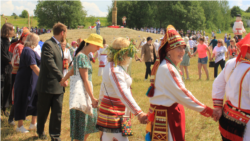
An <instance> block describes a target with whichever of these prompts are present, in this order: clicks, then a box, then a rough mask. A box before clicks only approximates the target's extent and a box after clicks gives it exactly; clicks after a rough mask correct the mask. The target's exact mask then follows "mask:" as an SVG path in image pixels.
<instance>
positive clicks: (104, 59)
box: [97, 44, 108, 76]
mask: <svg viewBox="0 0 250 141" xmlns="http://www.w3.org/2000/svg"><path fill="white" fill-rule="evenodd" d="M107 46H108V45H107V44H106V45H104V48H100V49H99V50H98V51H97V54H98V60H99V70H98V76H102V74H103V69H104V68H105V65H106V64H107V63H108V56H107V51H106V48H107Z"/></svg>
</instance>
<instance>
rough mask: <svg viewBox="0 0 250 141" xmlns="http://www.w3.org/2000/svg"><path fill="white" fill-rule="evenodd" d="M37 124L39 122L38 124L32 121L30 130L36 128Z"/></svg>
mask: <svg viewBox="0 0 250 141" xmlns="http://www.w3.org/2000/svg"><path fill="white" fill-rule="evenodd" d="M36 126H37V123H36V124H32V123H30V127H29V130H36Z"/></svg>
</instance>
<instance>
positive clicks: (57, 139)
mask: <svg viewBox="0 0 250 141" xmlns="http://www.w3.org/2000/svg"><path fill="white" fill-rule="evenodd" d="M51 141H61V138H60V137H51Z"/></svg>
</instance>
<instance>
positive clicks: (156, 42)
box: [154, 39, 159, 52]
mask: <svg viewBox="0 0 250 141" xmlns="http://www.w3.org/2000/svg"><path fill="white" fill-rule="evenodd" d="M154 45H155V51H156V52H157V51H158V47H159V42H158V39H156V40H155V42H154Z"/></svg>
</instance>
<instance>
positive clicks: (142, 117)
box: [138, 113, 148, 124]
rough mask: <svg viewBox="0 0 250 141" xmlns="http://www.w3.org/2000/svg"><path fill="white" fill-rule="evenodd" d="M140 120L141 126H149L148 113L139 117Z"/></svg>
mask: <svg viewBox="0 0 250 141" xmlns="http://www.w3.org/2000/svg"><path fill="white" fill-rule="evenodd" d="M138 120H139V121H140V123H141V124H147V121H148V115H147V114H146V113H141V114H139V115H138Z"/></svg>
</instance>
